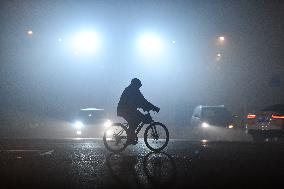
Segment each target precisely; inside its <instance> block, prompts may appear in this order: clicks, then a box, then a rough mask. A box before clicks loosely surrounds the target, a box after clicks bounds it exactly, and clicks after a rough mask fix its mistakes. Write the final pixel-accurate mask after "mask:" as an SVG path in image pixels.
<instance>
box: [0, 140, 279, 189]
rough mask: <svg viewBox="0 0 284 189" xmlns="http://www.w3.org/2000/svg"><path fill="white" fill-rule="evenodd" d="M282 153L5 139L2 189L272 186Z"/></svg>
mask: <svg viewBox="0 0 284 189" xmlns="http://www.w3.org/2000/svg"><path fill="white" fill-rule="evenodd" d="M283 155H284V143H275V142H271V143H265V142H264V143H262V142H261V143H260V142H259V143H253V142H208V141H200V142H190V141H181V140H171V141H170V143H169V145H168V147H167V148H166V150H164V151H163V152H161V153H152V152H151V151H150V150H148V149H147V147H146V146H145V145H144V142H143V141H139V143H138V144H137V145H136V146H129V147H128V148H126V150H125V151H124V152H123V153H120V154H113V153H110V152H108V151H107V150H106V149H105V148H104V145H103V142H102V140H101V139H86V140H72V139H68V140H67V139H66V140H44V139H38V140H31V139H28V140H1V145H0V160H1V162H0V168H1V172H0V177H1V182H0V183H1V184H0V188H18V187H19V186H21V187H29V188H54V187H56V188H121V187H124V188H166V187H172V188H185V187H204V186H205V187H206V186H218V187H224V186H226V187H231V186H232V185H234V186H236V185H237V186H242V185H253V186H255V185H259V186H266V185H268V186H271V184H272V183H277V182H278V183H279V182H280V180H281V179H279V177H281V175H283V171H284V160H283ZM267 173H269V174H270V175H271V174H272V175H273V176H268V174H267Z"/></svg>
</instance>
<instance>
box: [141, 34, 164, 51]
mask: <svg viewBox="0 0 284 189" xmlns="http://www.w3.org/2000/svg"><path fill="white" fill-rule="evenodd" d="M162 48H163V45H162V40H161V39H160V37H158V36H156V35H154V34H144V35H142V36H141V37H140V38H139V49H140V52H141V53H142V54H143V55H146V56H148V55H149V56H153V55H159V54H160V53H161V51H162Z"/></svg>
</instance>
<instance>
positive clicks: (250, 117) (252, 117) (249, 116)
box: [247, 114, 256, 119]
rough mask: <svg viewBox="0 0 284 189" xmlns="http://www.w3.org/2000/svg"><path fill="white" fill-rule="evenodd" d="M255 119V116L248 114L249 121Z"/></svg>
mask: <svg viewBox="0 0 284 189" xmlns="http://www.w3.org/2000/svg"><path fill="white" fill-rule="evenodd" d="M254 118H256V115H255V114H248V115H247V119H254Z"/></svg>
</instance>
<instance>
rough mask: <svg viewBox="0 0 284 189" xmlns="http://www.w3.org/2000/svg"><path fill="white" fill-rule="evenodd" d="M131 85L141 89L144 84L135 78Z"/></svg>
mask: <svg viewBox="0 0 284 189" xmlns="http://www.w3.org/2000/svg"><path fill="white" fill-rule="evenodd" d="M131 85H132V86H135V87H137V88H140V87H141V86H142V83H141V81H140V80H139V79H137V78H133V79H132V80H131Z"/></svg>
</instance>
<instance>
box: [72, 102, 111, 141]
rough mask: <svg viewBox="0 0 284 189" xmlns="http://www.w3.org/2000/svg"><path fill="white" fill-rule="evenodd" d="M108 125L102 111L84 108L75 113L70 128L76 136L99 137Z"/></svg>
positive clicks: (108, 122)
mask: <svg viewBox="0 0 284 189" xmlns="http://www.w3.org/2000/svg"><path fill="white" fill-rule="evenodd" d="M110 124H111V121H110V120H109V119H108V118H107V115H106V113H105V110H104V109H98V108H84V109H80V110H79V111H78V112H77V113H76V115H75V116H74V118H73V119H72V125H71V126H72V127H73V128H74V134H75V135H77V136H84V137H99V136H102V133H103V131H104V130H105V127H107V126H109V125H110Z"/></svg>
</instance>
